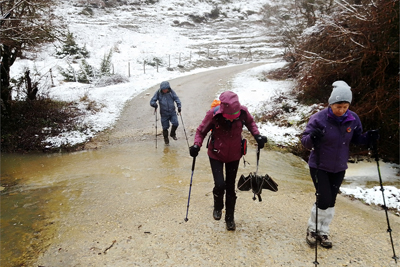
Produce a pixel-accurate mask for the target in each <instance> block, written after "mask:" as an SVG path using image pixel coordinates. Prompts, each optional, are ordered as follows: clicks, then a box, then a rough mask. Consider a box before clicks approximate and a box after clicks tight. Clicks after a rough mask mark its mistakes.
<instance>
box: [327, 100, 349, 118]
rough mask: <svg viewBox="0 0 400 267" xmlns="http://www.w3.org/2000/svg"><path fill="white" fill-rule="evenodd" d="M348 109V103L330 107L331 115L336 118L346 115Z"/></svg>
mask: <svg viewBox="0 0 400 267" xmlns="http://www.w3.org/2000/svg"><path fill="white" fill-rule="evenodd" d="M349 107H350V104H349V103H335V104H332V105H331V109H332V112H333V114H335V116H338V117H340V116H343V115H344V113H346V111H347V110H348V109H349Z"/></svg>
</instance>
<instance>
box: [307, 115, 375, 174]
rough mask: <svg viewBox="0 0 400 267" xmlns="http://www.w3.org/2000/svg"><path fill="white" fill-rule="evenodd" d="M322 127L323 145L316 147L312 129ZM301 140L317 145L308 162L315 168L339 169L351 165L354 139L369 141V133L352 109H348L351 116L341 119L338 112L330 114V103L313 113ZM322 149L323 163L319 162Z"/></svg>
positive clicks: (325, 169) (310, 147)
mask: <svg viewBox="0 0 400 267" xmlns="http://www.w3.org/2000/svg"><path fill="white" fill-rule="evenodd" d="M315 128H320V129H321V130H322V131H323V133H324V136H323V137H322V138H321V140H320V142H319V144H320V146H319V149H317V151H316V150H314V149H313V143H312V140H311V138H310V133H311V132H312V131H313V130H314V129H315ZM301 143H302V144H303V146H304V147H306V148H307V149H310V150H311V149H313V150H312V151H311V154H310V158H309V161H308V165H309V166H310V167H312V168H319V169H321V170H324V171H327V172H332V173H337V172H340V171H344V170H346V169H347V161H348V159H349V146H350V143H354V144H368V138H367V136H366V133H364V134H363V129H362V125H361V121H360V118H359V117H358V116H357V114H356V113H354V112H353V111H351V110H348V115H347V118H345V119H344V120H343V121H342V122H339V121H338V120H336V119H335V118H334V115H331V114H329V107H328V108H326V109H324V110H321V111H319V112H317V113H315V114H313V115H312V116H311V117H310V120H309V121H308V124H307V126H306V129H305V131H304V132H303V135H302V138H301ZM318 151H319V158H320V164H319V166H317V156H318V155H317V154H318V153H317V152H318Z"/></svg>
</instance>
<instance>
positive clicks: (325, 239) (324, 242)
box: [319, 235, 332, 248]
mask: <svg viewBox="0 0 400 267" xmlns="http://www.w3.org/2000/svg"><path fill="white" fill-rule="evenodd" d="M319 239H320V240H321V246H323V247H324V248H331V247H332V240H331V239H330V238H329V235H319Z"/></svg>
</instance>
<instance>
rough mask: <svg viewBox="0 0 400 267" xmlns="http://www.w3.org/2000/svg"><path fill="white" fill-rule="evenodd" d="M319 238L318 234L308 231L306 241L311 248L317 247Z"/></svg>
mask: <svg viewBox="0 0 400 267" xmlns="http://www.w3.org/2000/svg"><path fill="white" fill-rule="evenodd" d="M317 238H318V235H317V233H315V232H313V231H310V230H308V229H307V236H306V241H307V244H308V245H310V246H311V247H313V246H315V245H316V244H317Z"/></svg>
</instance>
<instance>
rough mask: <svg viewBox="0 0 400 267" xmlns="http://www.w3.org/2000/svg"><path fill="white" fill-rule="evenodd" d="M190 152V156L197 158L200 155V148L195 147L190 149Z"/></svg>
mask: <svg viewBox="0 0 400 267" xmlns="http://www.w3.org/2000/svg"><path fill="white" fill-rule="evenodd" d="M189 151H190V156H192V157H193V158H195V157H197V155H198V154H199V151H200V147H199V146H198V145H193V146H191V147H190V149H189Z"/></svg>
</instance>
